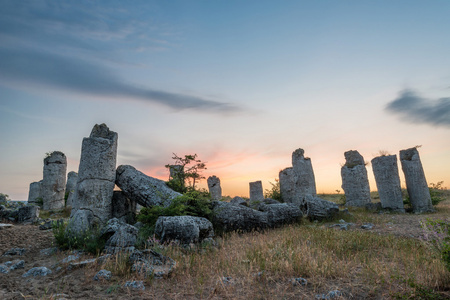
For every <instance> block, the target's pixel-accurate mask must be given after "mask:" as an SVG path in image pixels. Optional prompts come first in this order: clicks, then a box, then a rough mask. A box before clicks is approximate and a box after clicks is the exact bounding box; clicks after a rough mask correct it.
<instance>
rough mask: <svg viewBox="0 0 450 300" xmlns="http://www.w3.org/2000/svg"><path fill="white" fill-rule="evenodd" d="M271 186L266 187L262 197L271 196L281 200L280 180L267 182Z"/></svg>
mask: <svg viewBox="0 0 450 300" xmlns="http://www.w3.org/2000/svg"><path fill="white" fill-rule="evenodd" d="M269 183H270V185H271V186H272V188H271V189H266V190H265V193H264V198H271V199H274V200H277V201H280V202H283V199H282V198H281V190H280V181H279V180H278V179H275V183H273V182H269Z"/></svg>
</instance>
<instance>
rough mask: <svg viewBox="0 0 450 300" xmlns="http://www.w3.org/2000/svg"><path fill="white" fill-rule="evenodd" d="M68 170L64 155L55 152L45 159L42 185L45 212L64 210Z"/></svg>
mask: <svg viewBox="0 0 450 300" xmlns="http://www.w3.org/2000/svg"><path fill="white" fill-rule="evenodd" d="M66 170H67V158H66V156H65V155H64V153H62V152H60V151H53V152H52V153H50V155H48V156H47V157H46V158H45V159H44V177H43V179H42V185H41V196H42V199H43V201H44V205H43V208H44V210H57V209H63V208H64V191H65V188H66Z"/></svg>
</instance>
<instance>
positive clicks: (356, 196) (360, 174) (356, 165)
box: [341, 150, 371, 206]
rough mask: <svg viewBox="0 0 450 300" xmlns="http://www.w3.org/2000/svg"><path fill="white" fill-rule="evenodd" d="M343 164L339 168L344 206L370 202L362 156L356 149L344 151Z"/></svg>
mask: <svg viewBox="0 0 450 300" xmlns="http://www.w3.org/2000/svg"><path fill="white" fill-rule="evenodd" d="M344 156H345V165H343V166H342V168H341V176H342V189H343V190H344V192H345V199H346V203H345V205H346V206H365V205H366V204H367V203H370V202H371V199H370V187H369V178H368V177H367V170H366V166H365V163H364V158H363V157H362V156H361V154H359V152H358V151H353V150H350V151H347V152H345V153H344Z"/></svg>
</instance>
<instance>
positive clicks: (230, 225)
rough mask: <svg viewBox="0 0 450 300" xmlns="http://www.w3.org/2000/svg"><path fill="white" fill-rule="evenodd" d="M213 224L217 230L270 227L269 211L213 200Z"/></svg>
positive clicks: (244, 229)
mask: <svg viewBox="0 0 450 300" xmlns="http://www.w3.org/2000/svg"><path fill="white" fill-rule="evenodd" d="M213 212H214V217H213V222H212V223H213V225H214V228H215V229H216V230H221V231H224V232H228V231H239V232H243V231H252V230H259V229H264V228H266V227H268V220H267V213H264V212H261V211H257V210H254V209H251V208H249V207H246V206H244V205H233V204H231V203H228V202H222V201H214V202H213Z"/></svg>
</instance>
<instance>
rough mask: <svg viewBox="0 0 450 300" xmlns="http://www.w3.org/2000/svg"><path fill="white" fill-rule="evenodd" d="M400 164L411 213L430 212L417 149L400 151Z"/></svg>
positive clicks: (428, 197)
mask: <svg viewBox="0 0 450 300" xmlns="http://www.w3.org/2000/svg"><path fill="white" fill-rule="evenodd" d="M400 162H401V164H402V170H403V173H404V174H405V181H406V189H407V190H408V195H409V200H410V202H411V206H412V209H413V212H415V213H423V212H432V211H434V209H433V204H432V203H431V196H430V190H429V189H428V184H427V180H426V178H425V173H424V171H423V167H422V162H421V161H420V157H419V152H418V151H417V148H409V149H406V150H401V151H400Z"/></svg>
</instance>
